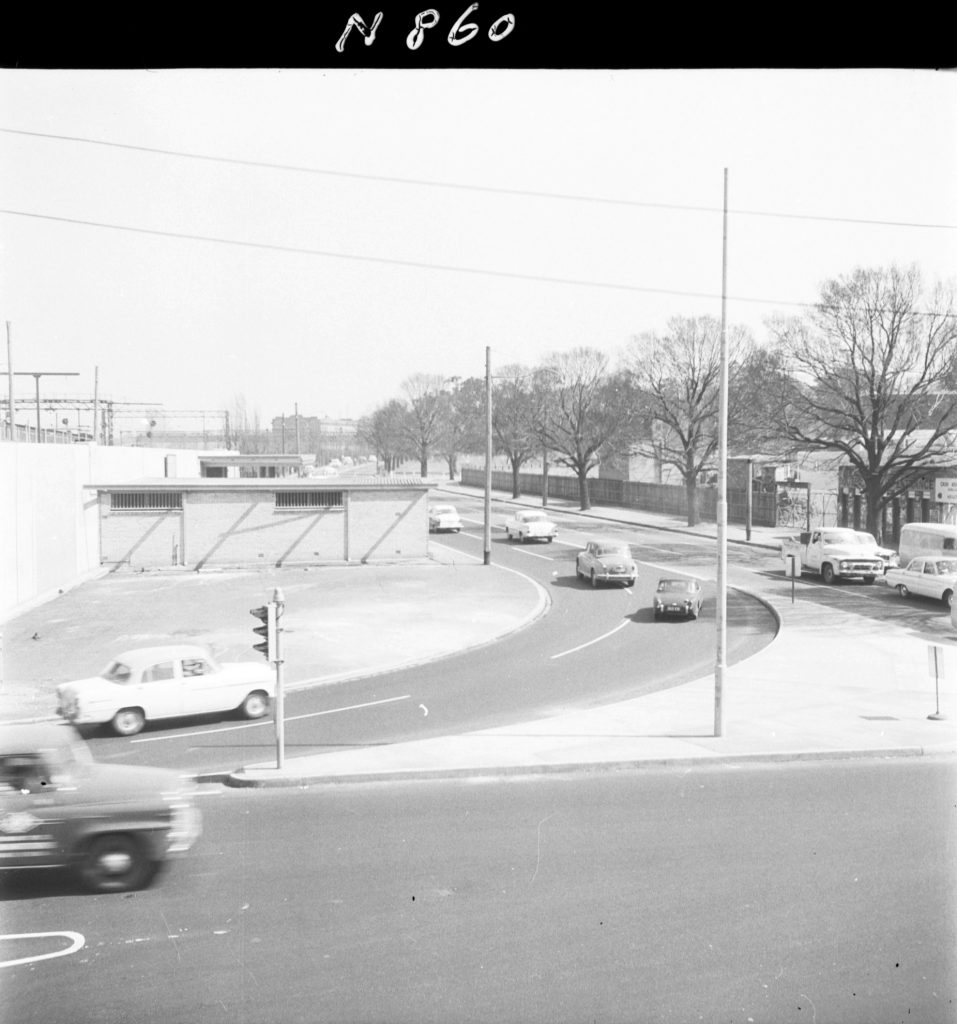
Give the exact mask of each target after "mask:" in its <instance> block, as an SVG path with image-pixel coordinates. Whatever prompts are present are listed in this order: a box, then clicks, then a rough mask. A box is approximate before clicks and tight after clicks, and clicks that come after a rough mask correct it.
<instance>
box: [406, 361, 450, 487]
mask: <svg viewBox="0 0 957 1024" xmlns="http://www.w3.org/2000/svg"><path fill="white" fill-rule="evenodd" d="M444 387H445V378H444V377H441V376H439V375H437V374H429V373H415V374H413V375H412V376H411V377H407V378H406V379H405V380H404V381H403V382H402V390H403V391H404V392H405V395H406V398H407V399H408V402H409V411H410V413H411V416H410V418H409V420H408V427H409V435H408V436H409V440H410V441H411V442H412V444H413V445H414V447H415V450H416V452H417V453H418V456H419V474H420V475H421V476H422V477H423V478H424V477H427V476H428V475H429V455H430V454H431V452H432V450H433V449H434V447H435V444H436V441H437V440H438V438H439V435H440V431H441V428H442V402H443V399H442V394H443V390H444Z"/></svg>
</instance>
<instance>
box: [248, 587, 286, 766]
mask: <svg viewBox="0 0 957 1024" xmlns="http://www.w3.org/2000/svg"><path fill="white" fill-rule="evenodd" d="M285 606H286V602H285V598H284V597H283V593H282V590H281V589H280V588H279V587H276V588H275V590H274V591H273V595H272V600H271V601H269V602H268V603H267V604H264V605H262V606H261V607H259V608H250V609H249V614H250V615H254V616H255V617H256V618H257V619H259V621H260V622H261V623H262V625H261V626H257V627H256V628H255V629H254V630H253V632H254V633H255V634H256V635H257V636H261V637H263V638H264V639H263V641H262V642H261V643H258V644H253V650H255V651H259V653H260V654H262V655H263V657H265V659H266V660H267V661H268V662H269V663H270V664H271V665H274V666H275V669H276V694H275V697H274V699H273V708H274V716H275V722H276V768H277V769H278V768H282V766H283V763H284V761H285V755H286V736H285V724H286V723H285V713H284V709H283V679H282V666H283V657H282V627H281V626H280V625H279V620H280V619H281V618H282V614H283V610H284V609H285Z"/></svg>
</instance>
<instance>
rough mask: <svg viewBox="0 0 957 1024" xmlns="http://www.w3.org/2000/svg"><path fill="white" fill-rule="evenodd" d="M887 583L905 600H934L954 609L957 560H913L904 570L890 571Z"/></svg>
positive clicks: (887, 575)
mask: <svg viewBox="0 0 957 1024" xmlns="http://www.w3.org/2000/svg"><path fill="white" fill-rule="evenodd" d="M884 581H885V582H886V583H887V585H888V586H889V587H893V588H894V590H896V591H897V593H898V594H900V596H901V597H909V596H910V595H911V594H917V595H919V596H920V597H932V598H934V599H935V600H937V601H943V602H944V604H945V605H946V606H947V607H948V608H951V607H952V606H953V603H954V591H957V558H940V557H937V558H912V559H911V560H910V561H909V562H908V563H907V565H906V567H905V568H903V569H888V571H887V573H886V575H885V576H884Z"/></svg>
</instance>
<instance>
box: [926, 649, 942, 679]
mask: <svg viewBox="0 0 957 1024" xmlns="http://www.w3.org/2000/svg"><path fill="white" fill-rule="evenodd" d="M927 673H928V675H929V676H930V677H931V679H943V678H944V648H943V647H941V646H940V644H928V645H927Z"/></svg>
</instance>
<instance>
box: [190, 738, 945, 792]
mask: <svg viewBox="0 0 957 1024" xmlns="http://www.w3.org/2000/svg"><path fill="white" fill-rule="evenodd" d="M932 753H933V752H932V751H928V750H927V749H926V748H925V747H888V748H886V749H854V750H810V751H807V750H805V751H786V752H780V751H768V752H764V753H754V754H728V755H722V754H715V755H714V756H704V757H702V756H699V757H663V758H640V759H635V760H632V761H591V762H567V763H562V764H549V765H508V766H504V767H482V768H478V767H476V768H440V769H435V770H432V769H414V770H411V771H394V772H368V773H363V774H353V775H319V774H305V773H304V774H302V775H291V774H284V775H276V776H273V777H270V776H268V775H256V776H251V775H247V774H245V772H244V771H243V770H242V769H240V770H238V771H235V772H228V773H218V774H216V775H207V776H196V777H195V779H194V781H196V782H219V783H222V784H223V785H225V786H227V787H229V788H232V789H279V788H298V789H305V788H307V787H309V786H326V785H340V784H344V783H345V784H349V785H355V784H356V783H363V782H416V781H422V782H435V781H440V780H442V779H483V778H517V777H520V776H538V775H583V774H589V775H600V774H614V773H616V772H629V771H637V770H639V769H642V768H681V769H683V770H685V769H688V768H694V767H702V766H706V767H717V766H725V765H748V764H787V763H791V762H800V761H805V762H807V761H851V760H868V759H870V760H874V759H891V758H895V759H896V758H902V757H925V756H928V755H929V754H932ZM257 770H258V771H268V769H257Z"/></svg>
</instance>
